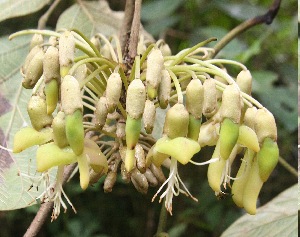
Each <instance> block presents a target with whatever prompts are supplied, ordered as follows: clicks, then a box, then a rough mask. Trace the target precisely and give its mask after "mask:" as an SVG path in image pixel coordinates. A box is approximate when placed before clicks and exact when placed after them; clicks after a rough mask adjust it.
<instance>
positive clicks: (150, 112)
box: [143, 100, 156, 134]
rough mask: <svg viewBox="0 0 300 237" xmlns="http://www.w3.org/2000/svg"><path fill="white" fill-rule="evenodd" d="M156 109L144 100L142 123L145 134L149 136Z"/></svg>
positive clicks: (148, 101)
mask: <svg viewBox="0 0 300 237" xmlns="http://www.w3.org/2000/svg"><path fill="white" fill-rule="evenodd" d="M155 115H156V109H155V105H154V102H153V101H151V100H146V103H145V109H144V113H143V122H144V128H145V131H146V133H148V134H151V133H152V130H153V126H154V122H155Z"/></svg>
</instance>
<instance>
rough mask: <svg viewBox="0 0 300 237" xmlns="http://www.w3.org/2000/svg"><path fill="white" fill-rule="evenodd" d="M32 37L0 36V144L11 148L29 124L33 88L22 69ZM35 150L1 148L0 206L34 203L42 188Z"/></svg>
mask: <svg viewBox="0 0 300 237" xmlns="http://www.w3.org/2000/svg"><path fill="white" fill-rule="evenodd" d="M29 40H30V37H20V38H16V39H14V40H13V41H11V42H9V41H8V36H5V37H2V38H0V63H1V67H0V105H1V106H0V144H1V146H3V147H7V148H9V149H11V148H12V145H13V137H14V134H15V133H16V132H17V131H18V129H20V128H21V127H23V126H26V125H28V124H29V118H28V115H27V111H26V108H27V101H28V99H29V97H30V95H31V91H30V90H25V89H23V88H22V86H21V80H22V78H21V75H20V72H19V68H20V66H21V64H22V63H23V61H24V58H25V56H26V54H27V53H28V49H29ZM34 154H35V148H31V149H28V150H26V151H24V152H22V153H20V154H13V153H11V152H9V151H6V150H3V149H1V148H0V210H12V209H17V208H22V207H26V206H28V205H31V204H34V203H35V198H36V197H37V196H38V195H39V194H40V193H41V191H42V189H39V190H37V185H38V182H37V181H38V178H39V176H40V174H37V173H36V168H35V155H34ZM28 175H31V176H33V177H35V178H34V179H31V178H28V177H27V176H28ZM32 185H33V187H32Z"/></svg>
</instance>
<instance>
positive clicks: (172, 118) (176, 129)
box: [163, 103, 189, 139]
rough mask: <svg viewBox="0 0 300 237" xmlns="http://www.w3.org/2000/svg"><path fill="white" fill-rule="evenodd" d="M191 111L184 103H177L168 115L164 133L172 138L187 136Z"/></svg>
mask: <svg viewBox="0 0 300 237" xmlns="http://www.w3.org/2000/svg"><path fill="white" fill-rule="evenodd" d="M188 126H189V113H188V112H187V110H186V108H185V107H184V105H183V104H178V103H177V104H175V105H174V106H173V107H171V108H170V109H169V110H168V112H167V115H166V119H165V124H164V129H163V130H164V134H167V136H168V137H169V138H171V139H173V138H176V137H185V136H186V135H187V133H188Z"/></svg>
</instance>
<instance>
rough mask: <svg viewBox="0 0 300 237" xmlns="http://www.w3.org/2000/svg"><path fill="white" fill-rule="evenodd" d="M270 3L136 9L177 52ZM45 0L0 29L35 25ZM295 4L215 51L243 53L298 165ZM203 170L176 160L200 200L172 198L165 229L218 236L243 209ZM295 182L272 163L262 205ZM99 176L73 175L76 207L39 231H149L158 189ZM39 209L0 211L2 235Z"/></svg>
mask: <svg viewBox="0 0 300 237" xmlns="http://www.w3.org/2000/svg"><path fill="white" fill-rule="evenodd" d="M124 2H125V1H122V0H113V1H109V3H110V6H111V8H112V9H114V10H122V9H124ZM73 3H74V1H71V0H66V1H62V2H61V3H60V5H59V7H58V8H57V10H56V11H55V12H54V13H53V14H52V17H51V18H50V20H49V22H48V24H47V27H49V28H52V29H54V28H55V24H56V21H57V19H58V17H59V15H60V14H61V13H62V12H63V11H64V10H65V9H67V8H68V7H69V6H71V5H72V4H73ZM271 3H272V1H270V0H261V1H258V0H231V1H228V0H163V1H162V0H144V1H143V8H142V15H141V17H142V23H143V25H144V27H145V29H146V30H147V31H148V32H149V33H151V34H152V35H153V36H154V37H155V38H157V39H158V38H163V39H164V40H165V41H166V42H167V43H168V44H169V45H170V47H171V49H172V52H173V53H176V52H178V51H179V50H181V49H184V48H186V47H190V46H192V45H194V44H196V43H198V42H200V41H202V40H204V39H207V38H208V37H217V38H219V39H220V38H222V37H223V36H224V35H225V34H226V33H227V32H228V31H230V30H231V29H232V28H234V27H235V26H237V25H238V24H240V23H241V22H242V21H244V20H246V19H249V18H251V17H254V16H257V15H260V14H263V13H265V12H266V11H267V9H268V7H269V6H270V4H271ZM47 7H48V6H47ZM47 7H45V8H43V9H42V10H40V11H39V12H37V13H34V14H31V15H28V16H23V17H18V18H14V19H9V20H6V21H4V22H1V23H0V29H1V32H0V34H1V36H3V35H6V34H10V33H12V32H15V31H17V30H20V29H26V28H35V27H36V26H37V20H38V18H39V17H40V16H41V15H42V14H43V13H44V12H45V11H46V9H47ZM296 9H297V2H296V0H290V1H282V4H281V8H280V10H279V13H278V15H277V17H276V18H275V20H274V22H273V23H272V24H271V25H269V26H267V25H259V26H256V27H254V28H252V29H250V30H248V31H246V32H244V33H243V34H241V35H240V36H238V37H237V38H236V39H235V40H233V41H232V42H231V43H230V44H229V45H227V46H226V47H225V48H224V49H223V50H222V51H221V52H220V53H219V54H218V55H217V57H224V58H228V59H234V60H238V61H241V62H242V63H244V64H245V65H246V66H247V67H248V69H249V70H250V71H251V72H252V74H253V77H254V85H253V94H254V97H255V98H257V99H259V101H260V102H262V104H263V105H264V106H266V107H267V108H268V109H269V110H270V111H271V112H272V113H273V114H274V115H275V117H276V120H277V122H278V134H279V136H278V143H279V146H280V154H281V156H282V157H283V158H284V159H285V160H286V161H287V162H288V163H290V164H291V165H292V166H293V167H297V146H296V144H297V126H298V122H297V118H298V116H297V58H298V56H297V54H296V52H297V47H298V44H297V40H296V39H297V27H298V26H297V22H298V19H297V10H296ZM211 46H213V45H211ZM229 70H232V69H229ZM210 154H211V150H209V149H203V150H202V151H201V157H198V160H199V159H201V160H207V159H208V158H209V155H210ZM196 159H197V158H196ZM206 172H207V167H195V166H191V165H187V166H185V167H180V173H181V177H182V179H183V180H184V182H185V183H186V184H187V186H188V187H189V190H190V191H191V193H192V194H193V195H194V196H195V197H197V198H198V199H199V202H198V203H196V202H194V201H192V200H191V199H189V198H186V197H184V196H183V195H182V196H179V197H177V198H175V199H174V200H173V201H174V204H173V217H172V218H171V217H170V218H168V222H167V230H168V233H169V234H170V236H172V237H179V236H220V235H221V233H222V232H223V231H224V230H225V229H226V228H227V227H228V226H229V225H230V224H231V223H232V222H233V221H234V220H236V219H237V218H238V217H239V216H241V215H242V214H243V210H242V209H239V208H237V207H236V206H235V205H234V203H233V201H232V200H231V198H230V197H229V198H225V199H223V200H217V198H216V197H215V196H214V193H213V191H212V190H211V189H210V188H209V186H208V184H207V178H206ZM191 174H194V175H191ZM296 182H297V179H296V178H295V177H294V176H293V175H292V174H290V173H289V172H288V171H287V170H285V169H284V168H283V167H282V166H281V165H278V166H277V168H276V170H275V171H274V172H273V174H272V176H271V177H270V179H269V180H268V182H267V183H266V184H265V185H264V187H263V189H262V192H261V195H260V200H259V201H260V205H263V204H265V203H266V202H268V201H270V200H271V199H272V198H273V197H275V196H276V195H277V194H278V193H280V192H281V191H283V190H285V189H286V188H288V187H290V186H291V185H292V184H294V183H296ZM102 184H103V179H101V180H100V181H99V182H98V183H97V184H96V185H95V186H94V187H90V188H88V190H86V191H85V192H82V191H81V189H80V187H79V185H78V177H75V178H74V179H73V180H72V181H71V182H70V183H69V184H68V185H66V188H65V191H66V193H67V194H68V196H69V198H70V199H71V200H72V203H73V204H74V206H75V207H76V209H77V212H78V213H77V214H74V213H73V212H72V210H71V208H69V209H68V211H67V213H65V214H63V213H62V214H61V215H60V217H59V218H58V220H56V221H54V222H53V223H51V224H50V217H49V219H48V221H47V223H46V225H45V226H44V227H43V228H42V230H41V232H40V234H39V236H57V237H65V236H74V237H76V236H78V237H79V236H80V237H88V236H93V237H100V236H101V237H104V236H105V237H106V236H145V237H147V236H153V234H154V233H155V231H156V228H157V222H158V218H159V212H160V206H161V205H160V204H159V203H158V201H157V200H156V201H155V202H154V203H152V202H151V198H152V196H153V195H154V193H155V192H156V189H153V188H151V189H150V190H149V191H148V195H147V196H144V195H142V194H140V193H138V192H137V191H136V190H135V189H134V188H133V186H132V185H126V184H124V183H123V182H122V181H121V179H119V180H118V182H117V184H116V185H115V187H114V189H113V192H112V193H108V194H105V193H103V191H102ZM37 210H38V205H35V206H31V207H28V208H26V209H22V210H16V211H9V212H0V222H1V226H2V228H0V236H21V235H23V233H25V231H26V228H27V227H28V226H29V224H30V222H31V221H32V219H33V217H34V215H35V213H36V211H37Z"/></svg>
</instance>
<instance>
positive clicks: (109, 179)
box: [103, 171, 117, 193]
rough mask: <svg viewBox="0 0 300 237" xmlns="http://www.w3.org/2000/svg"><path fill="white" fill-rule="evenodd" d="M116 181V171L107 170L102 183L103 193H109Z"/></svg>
mask: <svg viewBox="0 0 300 237" xmlns="http://www.w3.org/2000/svg"><path fill="white" fill-rule="evenodd" d="M116 181H117V172H112V171H111V172H108V174H107V176H106V178H105V180H104V185H103V190H104V192H105V193H110V192H111V191H112V189H113V186H114V185H115V183H116Z"/></svg>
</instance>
